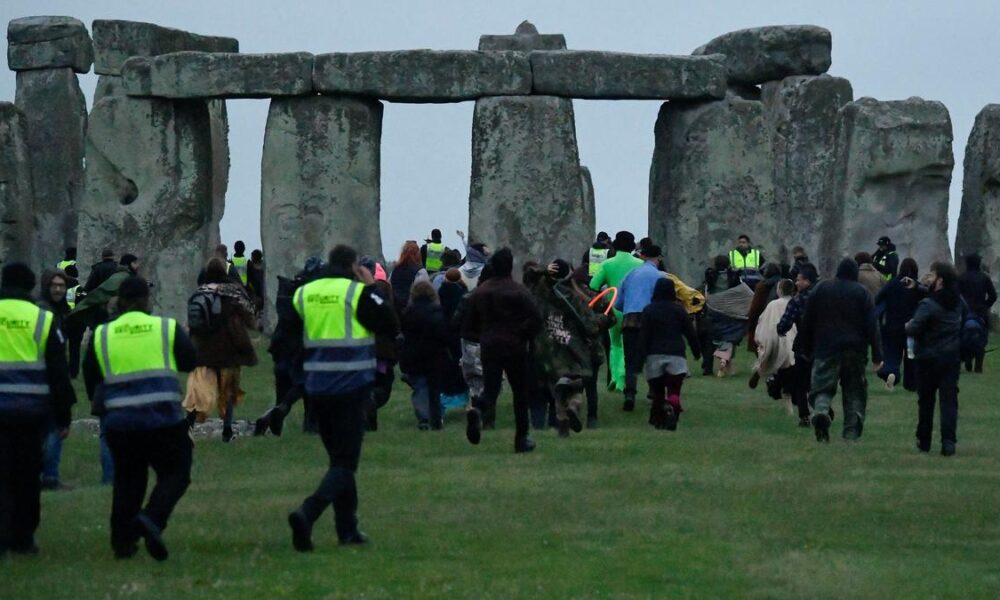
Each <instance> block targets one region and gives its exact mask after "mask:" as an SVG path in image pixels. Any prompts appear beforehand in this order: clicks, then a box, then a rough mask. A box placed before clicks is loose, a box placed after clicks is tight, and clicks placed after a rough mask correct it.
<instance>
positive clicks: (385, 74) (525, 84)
mask: <svg viewBox="0 0 1000 600" xmlns="http://www.w3.org/2000/svg"><path fill="white" fill-rule="evenodd" d="M313 87H314V88H315V89H316V91H318V92H320V93H326V94H349V95H357V96H371V97H375V98H381V99H383V100H390V101H395V102H461V101H464V100H475V99H477V98H481V97H484V96H508V95H516V94H530V93H531V65H530V63H529V62H528V57H527V56H526V55H525V54H523V53H519V52H477V51H474V50H401V51H394V52H351V53H343V52H338V53H334V54H320V55H317V56H316V67H315V69H314V70H313Z"/></svg>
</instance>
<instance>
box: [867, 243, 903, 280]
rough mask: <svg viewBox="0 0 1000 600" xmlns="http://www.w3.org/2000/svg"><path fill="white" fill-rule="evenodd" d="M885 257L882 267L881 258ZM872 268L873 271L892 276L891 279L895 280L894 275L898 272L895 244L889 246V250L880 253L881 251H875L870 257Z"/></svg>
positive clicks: (897, 256)
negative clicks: (873, 268)
mask: <svg viewBox="0 0 1000 600" xmlns="http://www.w3.org/2000/svg"><path fill="white" fill-rule="evenodd" d="M883 257H885V265H884V266H883V265H882V258H883ZM872 266H874V267H875V270H876V271H878V272H879V273H881V274H883V275H892V278H893V279H895V278H896V273H897V272H899V254H897V253H896V244H889V250H887V251H886V252H882V251H881V250H876V251H875V254H873V255H872Z"/></svg>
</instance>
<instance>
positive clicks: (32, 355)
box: [0, 298, 53, 417]
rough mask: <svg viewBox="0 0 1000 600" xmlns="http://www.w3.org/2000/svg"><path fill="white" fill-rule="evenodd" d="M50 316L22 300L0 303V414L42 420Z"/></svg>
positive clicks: (46, 389) (46, 400)
mask: <svg viewBox="0 0 1000 600" xmlns="http://www.w3.org/2000/svg"><path fill="white" fill-rule="evenodd" d="M52 321H53V315H52V313H50V312H49V311H47V310H44V309H41V308H39V307H37V306H35V305H34V304H32V303H31V302H28V301H26V300H18V299H14V298H9V299H6V300H0V415H10V416H20V417H42V416H44V415H45V414H46V413H47V412H48V409H49V380H48V374H47V373H46V372H45V347H46V343H47V342H48V339H49V332H50V331H51V330H52Z"/></svg>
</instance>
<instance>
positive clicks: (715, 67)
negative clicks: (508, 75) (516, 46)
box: [531, 50, 726, 100]
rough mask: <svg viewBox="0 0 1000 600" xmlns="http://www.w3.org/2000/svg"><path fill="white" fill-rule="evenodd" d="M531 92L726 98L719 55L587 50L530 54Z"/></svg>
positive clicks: (571, 95)
mask: <svg viewBox="0 0 1000 600" xmlns="http://www.w3.org/2000/svg"><path fill="white" fill-rule="evenodd" d="M531 72H532V90H533V92H534V93H536V94H550V95H553V96H563V97H567V98H593V99H605V100H618V99H652V100H656V99H669V98H674V99H702V98H722V97H723V96H725V94H726V68H725V65H724V64H723V63H722V57H718V56H668V55H664V54H627V53H624V52H597V51H590V50H557V51H539V52H532V53H531Z"/></svg>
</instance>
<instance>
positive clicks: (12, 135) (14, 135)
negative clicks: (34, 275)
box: [0, 102, 34, 266]
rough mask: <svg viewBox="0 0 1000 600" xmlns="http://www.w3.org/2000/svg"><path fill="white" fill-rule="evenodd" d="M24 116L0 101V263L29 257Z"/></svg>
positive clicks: (30, 201) (28, 178) (29, 190)
mask: <svg viewBox="0 0 1000 600" xmlns="http://www.w3.org/2000/svg"><path fill="white" fill-rule="evenodd" d="M27 136H28V134H27V131H26V125H25V118H24V115H23V114H21V111H20V110H18V109H17V107H16V106H15V105H13V104H11V103H10V102H0V266H3V265H4V264H5V263H7V262H12V261H18V260H20V261H30V260H31V226H32V223H31V210H32V205H33V203H34V193H33V191H32V183H31V157H30V154H29V153H28V140H27Z"/></svg>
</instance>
